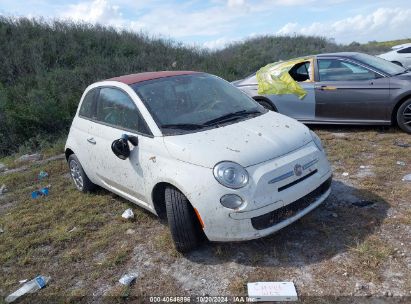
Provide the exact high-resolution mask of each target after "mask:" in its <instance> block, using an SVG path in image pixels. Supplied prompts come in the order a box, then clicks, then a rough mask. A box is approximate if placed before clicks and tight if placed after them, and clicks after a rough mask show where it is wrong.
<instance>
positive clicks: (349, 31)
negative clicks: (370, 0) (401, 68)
mask: <svg viewBox="0 0 411 304" xmlns="http://www.w3.org/2000/svg"><path fill="white" fill-rule="evenodd" d="M294 33H297V34H303V35H319V36H326V37H330V38H335V39H336V40H337V41H341V42H351V41H354V40H355V41H359V42H366V41H370V40H383V39H396V38H407V37H410V36H411V9H400V8H379V9H377V10H375V11H374V12H372V13H371V14H368V15H361V14H360V15H356V16H353V17H349V18H345V19H341V20H338V21H334V22H330V23H327V22H323V23H321V22H314V23H312V24H310V25H306V26H302V25H300V24H298V23H287V24H286V25H284V26H283V27H282V28H281V29H279V30H278V31H277V34H279V35H287V34H294Z"/></svg>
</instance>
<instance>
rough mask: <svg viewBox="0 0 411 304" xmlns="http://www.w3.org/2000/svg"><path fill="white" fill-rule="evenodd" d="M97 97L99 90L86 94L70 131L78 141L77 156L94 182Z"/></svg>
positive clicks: (91, 90) (92, 90)
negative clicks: (94, 135)
mask: <svg viewBox="0 0 411 304" xmlns="http://www.w3.org/2000/svg"><path fill="white" fill-rule="evenodd" d="M97 96H98V88H93V89H90V90H89V91H87V92H86V93H85V95H84V98H83V100H82V102H81V106H80V109H79V113H78V117H77V118H76V119H75V120H74V121H73V124H72V126H71V130H70V133H71V134H72V138H73V139H74V140H75V141H76V149H77V150H76V151H75V153H76V156H77V157H78V159H79V160H80V163H81V164H82V167H83V169H84V171H85V172H86V174H87V176H88V177H89V178H90V179H91V180H93V181H94V180H95V179H96V176H95V172H94V168H93V164H92V163H93V155H94V154H95V153H96V150H95V145H94V143H95V141H94V137H93V134H94V130H95V127H96V123H95V122H93V120H94V116H95V107H96V99H97Z"/></svg>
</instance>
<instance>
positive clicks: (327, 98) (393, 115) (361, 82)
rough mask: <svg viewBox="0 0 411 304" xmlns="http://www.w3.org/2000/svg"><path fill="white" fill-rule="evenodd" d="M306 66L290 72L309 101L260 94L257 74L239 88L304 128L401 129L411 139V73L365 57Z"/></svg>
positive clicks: (345, 56)
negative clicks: (311, 126)
mask: <svg viewBox="0 0 411 304" xmlns="http://www.w3.org/2000/svg"><path fill="white" fill-rule="evenodd" d="M294 60H295V59H294ZM304 60H305V61H303V62H299V63H297V64H295V65H294V66H292V67H291V69H290V70H289V71H288V73H289V75H290V76H291V77H292V78H293V79H294V80H295V81H296V82H297V83H298V84H299V86H300V87H301V88H302V89H303V90H304V91H305V95H304V97H303V98H301V96H300V98H299V97H298V96H296V95H295V94H271V95H270V94H268V95H264V94H259V93H258V81H257V77H256V73H254V74H252V75H250V76H249V77H246V78H245V79H242V80H237V81H234V82H233V84H234V85H235V86H237V87H238V88H239V89H241V90H242V91H244V92H245V93H246V94H247V95H249V96H251V97H252V98H254V99H255V100H257V101H258V102H259V103H260V104H261V105H263V106H265V107H266V108H268V109H270V110H273V111H277V112H280V113H282V114H285V115H288V116H291V117H293V118H295V119H298V120H299V121H301V122H304V123H315V124H351V125H392V124H398V126H399V127H400V128H401V129H402V130H404V131H405V132H408V133H411V72H410V71H409V70H407V69H405V68H403V67H400V66H398V65H396V64H393V63H391V62H389V61H386V60H384V59H381V58H377V57H375V56H370V55H367V54H362V53H351V52H346V53H330V54H320V55H315V56H308V57H304Z"/></svg>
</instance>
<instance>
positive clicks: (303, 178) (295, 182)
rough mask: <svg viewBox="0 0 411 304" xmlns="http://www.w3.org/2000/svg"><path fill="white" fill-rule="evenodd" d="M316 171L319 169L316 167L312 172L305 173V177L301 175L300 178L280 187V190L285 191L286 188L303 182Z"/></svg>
mask: <svg viewBox="0 0 411 304" xmlns="http://www.w3.org/2000/svg"><path fill="white" fill-rule="evenodd" d="M315 173H317V169H315V170H314V171H311V172H310V173H308V174H307V175H304V176H303V177H300V178H299V179H297V180H295V181H293V182H291V183H289V184H287V185H284V186H282V187H280V188H278V192H281V191H284V190H285V189H288V188H290V187H292V186H294V185H297V184H298V183H301V182H302V181H303V180H306V179H307V178H309V177H310V176H313V175H314V174H315Z"/></svg>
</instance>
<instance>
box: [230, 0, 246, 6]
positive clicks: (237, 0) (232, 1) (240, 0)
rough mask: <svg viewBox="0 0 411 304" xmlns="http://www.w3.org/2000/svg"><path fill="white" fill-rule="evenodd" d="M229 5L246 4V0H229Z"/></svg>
mask: <svg viewBox="0 0 411 304" xmlns="http://www.w3.org/2000/svg"><path fill="white" fill-rule="evenodd" d="M227 5H228V6H229V7H238V6H243V5H245V0H228V1H227Z"/></svg>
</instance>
